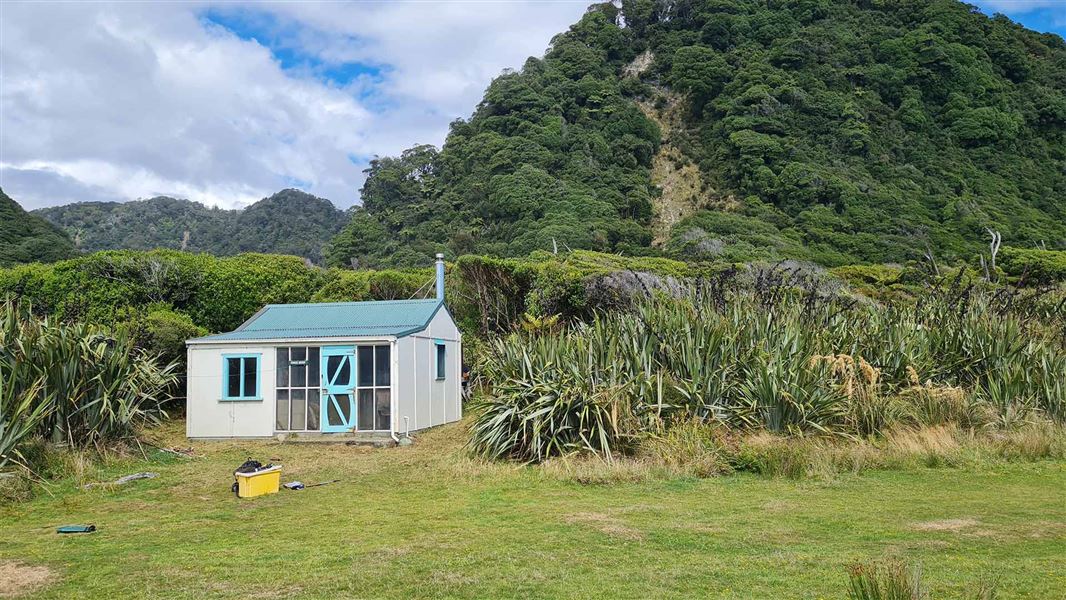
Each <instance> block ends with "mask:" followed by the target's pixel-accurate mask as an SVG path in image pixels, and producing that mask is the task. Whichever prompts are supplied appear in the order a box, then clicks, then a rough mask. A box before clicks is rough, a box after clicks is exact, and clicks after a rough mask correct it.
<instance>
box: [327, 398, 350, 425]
mask: <svg viewBox="0 0 1066 600" xmlns="http://www.w3.org/2000/svg"><path fill="white" fill-rule="evenodd" d="M350 410H351V404H350V400H349V399H348V394H329V395H327V396H326V419H327V420H328V421H329V424H330V425H345V424H346V423H347V422H348V412H349V411H350Z"/></svg>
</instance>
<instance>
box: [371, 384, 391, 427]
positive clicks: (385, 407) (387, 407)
mask: <svg viewBox="0 0 1066 600" xmlns="http://www.w3.org/2000/svg"><path fill="white" fill-rule="evenodd" d="M390 394H391V393H390V391H389V390H388V389H384V390H376V396H375V399H376V400H377V402H376V410H375V414H376V415H377V428H378V429H389V428H390V427H391V426H390V420H389V416H390V415H391V414H392V405H391V403H390V402H389V398H390V397H391V395H390Z"/></svg>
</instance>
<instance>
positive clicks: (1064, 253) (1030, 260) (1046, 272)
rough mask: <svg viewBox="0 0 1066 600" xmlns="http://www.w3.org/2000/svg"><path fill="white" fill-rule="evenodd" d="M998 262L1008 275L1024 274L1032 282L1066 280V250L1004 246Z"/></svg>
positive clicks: (1017, 275)
mask: <svg viewBox="0 0 1066 600" xmlns="http://www.w3.org/2000/svg"><path fill="white" fill-rule="evenodd" d="M996 264H997V265H998V266H999V267H1000V268H1002V269H1003V270H1004V271H1005V272H1006V273H1007V274H1008V275H1010V276H1012V277H1022V276H1023V275H1024V276H1025V278H1026V280H1027V281H1029V282H1031V283H1045V284H1046V283H1057V282H1062V281H1066V250H1039V249H1036V248H1011V247H1004V248H1002V249H1001V250H1000V252H999V256H998V259H997V263H996Z"/></svg>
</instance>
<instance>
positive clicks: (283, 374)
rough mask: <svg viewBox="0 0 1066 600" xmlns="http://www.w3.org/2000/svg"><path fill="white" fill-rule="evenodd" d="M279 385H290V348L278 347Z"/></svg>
mask: <svg viewBox="0 0 1066 600" xmlns="http://www.w3.org/2000/svg"><path fill="white" fill-rule="evenodd" d="M277 352H278V366H277V369H276V370H277V372H278V374H277V378H276V379H277V385H278V387H289V349H288V348H278V350H277Z"/></svg>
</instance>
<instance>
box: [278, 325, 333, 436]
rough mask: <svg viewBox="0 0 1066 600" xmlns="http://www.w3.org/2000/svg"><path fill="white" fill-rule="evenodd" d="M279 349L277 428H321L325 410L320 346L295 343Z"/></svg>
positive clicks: (314, 429)
mask: <svg viewBox="0 0 1066 600" xmlns="http://www.w3.org/2000/svg"><path fill="white" fill-rule="evenodd" d="M276 352H277V358H278V360H277V367H276V369H275V370H276V374H275V379H274V383H275V385H276V388H277V392H276V393H277V404H276V405H275V417H274V430H275V431H318V430H319V423H318V421H319V416H320V415H321V411H322V403H321V402H320V401H319V398H320V393H321V385H322V384H321V381H320V380H319V366H320V363H319V349H318V348H316V347H309V346H308V347H305V346H295V347H291V348H277V349H276Z"/></svg>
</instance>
